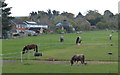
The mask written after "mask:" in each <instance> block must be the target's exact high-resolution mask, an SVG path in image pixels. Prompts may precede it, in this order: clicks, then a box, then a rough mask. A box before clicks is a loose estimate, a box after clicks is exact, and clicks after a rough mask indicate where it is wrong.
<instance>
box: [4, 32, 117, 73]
mask: <svg viewBox="0 0 120 75" xmlns="http://www.w3.org/2000/svg"><path fill="white" fill-rule="evenodd" d="M109 34H112V35H113V38H112V41H110V40H109V39H108V36H109ZM62 35H63V36H64V38H65V41H64V42H62V43H61V42H59V37H60V36H61V34H47V35H40V36H31V37H25V38H19V39H10V40H2V41H3V42H2V47H3V48H2V54H3V59H4V60H5V59H6V60H20V55H21V54H20V52H21V51H22V48H23V47H24V46H25V45H28V44H37V45H38V46H39V48H38V49H39V52H41V53H43V56H42V57H36V58H35V57H34V56H33V53H34V52H33V51H30V57H29V58H28V54H25V55H23V59H24V62H23V63H20V62H16V63H10V64H4V65H3V73H14V72H15V73H29V72H30V73H71V72H72V73H107V72H109V71H111V72H113V73H117V72H118V67H117V66H118V64H115V63H114V64H89V63H88V65H87V66H82V65H80V67H79V66H76V65H74V66H72V67H71V66H70V63H69V62H68V63H65V64H62V63H59V64H48V63H47V64H46V63H29V64H28V65H25V64H24V63H28V62H26V60H25V59H29V61H33V59H37V61H39V60H47V59H49V58H55V59H57V60H70V59H71V57H72V56H73V55H74V54H84V55H85V57H86V60H87V61H88V60H89V61H117V60H118V33H117V32H115V33H111V31H90V32H83V33H82V34H76V33H69V34H62ZM77 36H81V37H82V39H83V41H82V44H81V45H76V44H75V40H76V37H77ZM111 43H112V44H113V46H110V44H111ZM108 52H112V53H113V55H111V56H110V55H108V54H107V53H108ZM34 61H35V60H34ZM93 67H94V68H93ZM111 67H112V70H109V69H110V68H111ZM10 68H12V69H13V70H10ZM24 68H27V69H28V70H27V69H26V70H24ZM32 68H37V69H39V70H33V69H32Z"/></svg>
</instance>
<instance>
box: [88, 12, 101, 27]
mask: <svg viewBox="0 0 120 75" xmlns="http://www.w3.org/2000/svg"><path fill="white" fill-rule="evenodd" d="M86 19H87V20H88V21H89V22H90V23H91V25H96V24H97V23H98V22H100V21H101V19H102V15H101V14H100V13H98V11H97V10H94V11H92V10H89V11H88V14H87V15H86Z"/></svg>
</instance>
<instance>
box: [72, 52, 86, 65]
mask: <svg viewBox="0 0 120 75" xmlns="http://www.w3.org/2000/svg"><path fill="white" fill-rule="evenodd" d="M78 61H81V63H82V64H86V63H85V56H84V54H77V55H74V56H73V57H72V59H71V60H70V62H71V66H72V65H73V64H74V62H78Z"/></svg>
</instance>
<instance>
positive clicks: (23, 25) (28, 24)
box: [11, 19, 48, 33]
mask: <svg viewBox="0 0 120 75" xmlns="http://www.w3.org/2000/svg"><path fill="white" fill-rule="evenodd" d="M11 23H12V24H13V28H12V30H15V31H16V32H17V33H19V32H24V31H25V30H32V31H40V30H41V29H48V25H45V24H41V23H38V22H34V21H21V20H20V19H14V20H11Z"/></svg>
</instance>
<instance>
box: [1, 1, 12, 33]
mask: <svg viewBox="0 0 120 75" xmlns="http://www.w3.org/2000/svg"><path fill="white" fill-rule="evenodd" d="M0 4H2V5H1V6H0V9H1V10H2V14H1V16H2V34H7V31H9V30H10V29H11V27H12V25H11V23H10V20H11V19H13V17H10V16H9V15H10V14H11V12H10V10H11V7H7V5H8V4H6V3H5V2H1V1H0Z"/></svg>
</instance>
